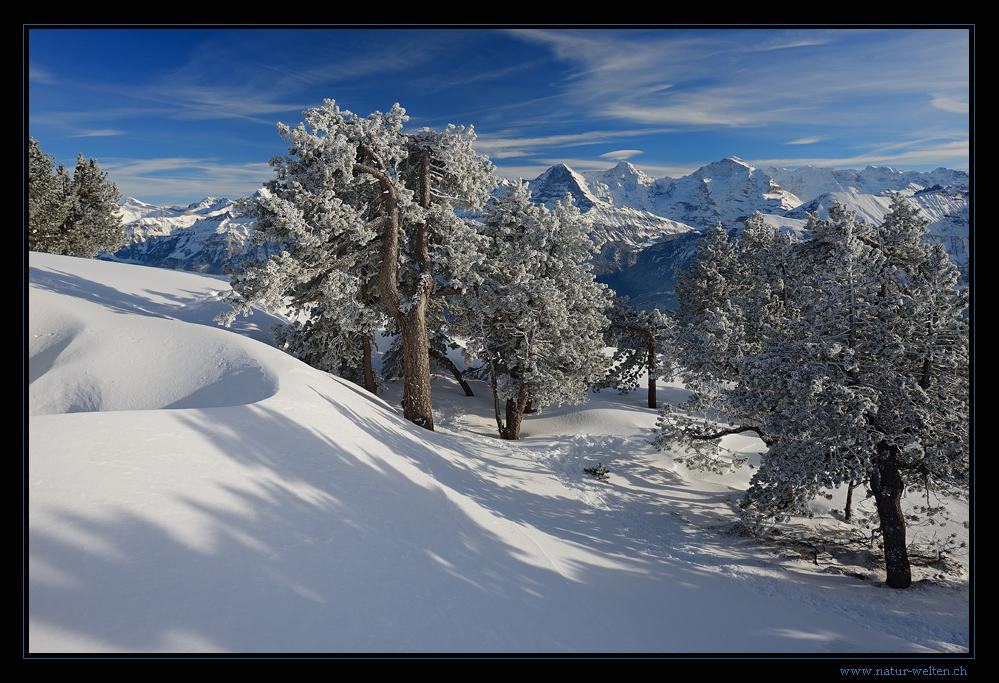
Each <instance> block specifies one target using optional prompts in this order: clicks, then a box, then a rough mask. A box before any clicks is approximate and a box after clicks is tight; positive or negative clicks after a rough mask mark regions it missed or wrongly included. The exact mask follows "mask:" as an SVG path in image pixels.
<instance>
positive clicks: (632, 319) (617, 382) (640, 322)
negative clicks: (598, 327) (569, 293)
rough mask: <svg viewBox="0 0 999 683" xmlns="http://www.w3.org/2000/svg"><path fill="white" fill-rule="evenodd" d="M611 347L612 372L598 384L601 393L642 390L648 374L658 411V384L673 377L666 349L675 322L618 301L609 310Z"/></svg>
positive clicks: (651, 396)
mask: <svg viewBox="0 0 999 683" xmlns="http://www.w3.org/2000/svg"><path fill="white" fill-rule="evenodd" d="M607 316H608V318H609V320H610V324H609V326H608V328H607V337H606V343H607V346H612V347H614V356H613V357H612V358H611V369H610V371H609V372H608V373H607V375H606V376H604V377H603V378H602V379H600V380H598V381H597V382H596V384H594V390H596V391H600V390H601V389H606V388H608V387H613V388H615V389H617V390H618V391H620V392H621V393H622V394H627V393H630V392H632V391H635V390H636V389H638V382H639V380H640V379H641V377H642V376H643V375H644V376H645V378H646V383H647V386H648V405H649V407H650V408H656V407H658V406H657V399H656V382H657V380H658V379H659V378H661V377H668V376H670V375H671V374H672V370H673V368H672V359H670V358H668V357H667V353H666V347H667V345H668V342H669V339H670V335H671V334H672V333H673V331H674V322H673V321H672V320H671V319H670V318H669V317H668V316H667V315H665V314H664V313H661V312H660V311H659V309H655V310H653V311H643V310H640V309H637V308H635V307H634V306H629V305H628V302H627V300H626V299H621V298H615V299H614V301H613V303H612V304H611V306H610V308H608V310H607Z"/></svg>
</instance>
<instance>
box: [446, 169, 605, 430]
mask: <svg viewBox="0 0 999 683" xmlns="http://www.w3.org/2000/svg"><path fill="white" fill-rule="evenodd" d="M483 225H484V227H483V229H482V232H483V234H484V236H485V238H486V242H485V244H484V246H483V249H484V254H485V260H484V261H483V265H482V267H481V269H480V271H479V272H480V275H481V279H482V281H481V283H480V284H478V285H477V286H476V287H475V288H474V289H473V291H472V293H470V294H469V295H468V296H466V297H463V299H462V301H461V302H459V303H458V304H457V306H456V309H455V311H456V316H457V319H456V324H457V325H458V326H459V327H460V329H461V334H462V336H464V337H467V338H468V339H469V342H468V347H467V352H468V353H469V354H470V355H471V356H473V357H475V358H477V359H479V360H481V361H482V362H483V363H484V364H485V366H486V367H487V368H488V370H489V375H490V380H491V381H490V383H491V385H492V389H493V398H494V407H495V412H496V423H497V428H498V429H499V433H500V435H501V436H502V438H504V439H518V438H519V437H520V429H521V424H522V421H523V416H524V412H525V410H526V409H527V406H528V403H530V405H531V406H532V407H533V408H535V409H538V408H542V407H543V406H547V405H557V404H562V403H565V402H569V403H576V402H580V401H582V400H584V399H585V395H586V391H587V388H588V387H589V386H590V385H592V384H593V383H594V382H595V381H596V380H597V379H598V378H600V377H602V376H603V374H604V373H605V372H606V369H607V360H606V357H605V356H604V354H603V341H602V338H603V330H604V329H605V328H606V326H607V319H606V317H605V316H604V309H605V308H606V307H607V305H608V303H609V297H608V294H607V292H606V290H605V289H604V288H603V286H602V285H600V284H599V283H597V282H596V281H595V280H594V276H593V273H592V271H591V269H590V267H589V264H588V259H589V257H590V253H591V249H592V242H591V241H590V239H589V238H588V237H587V235H586V233H585V228H586V225H587V224H586V221H585V219H584V218H583V216H582V214H581V213H580V212H579V210H578V209H577V208H576V207H575V206H574V205H573V203H572V197H571V196H569V195H566V197H565V199H564V201H561V202H556V203H555V206H554V208H553V209H551V210H548V209H546V208H545V207H544V206H536V205H535V204H533V203H532V202H531V200H530V193H529V192H528V190H527V188H526V186H525V185H523V184H517V185H516V186H514V187H513V188H512V189H511V190H510V191H508V192H507V193H506V194H504V195H502V196H500V197H497V198H495V199H494V200H493V201H492V202H491V203H490V204H489V205H488V206H487V207H486V212H485V216H484V218H483Z"/></svg>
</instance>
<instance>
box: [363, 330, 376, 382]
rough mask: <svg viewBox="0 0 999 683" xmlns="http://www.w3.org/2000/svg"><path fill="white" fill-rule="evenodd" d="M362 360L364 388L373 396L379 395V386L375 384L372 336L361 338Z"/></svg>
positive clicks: (366, 335)
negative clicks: (372, 361) (372, 362)
mask: <svg viewBox="0 0 999 683" xmlns="http://www.w3.org/2000/svg"><path fill="white" fill-rule="evenodd" d="M361 346H362V347H363V349H362V354H363V355H362V358H361V364H362V366H363V368H364V388H365V389H367V390H368V391H370V392H371V393H372V394H377V393H378V385H376V384H375V369H374V367H373V366H372V364H371V335H368V334H365V335H362V336H361Z"/></svg>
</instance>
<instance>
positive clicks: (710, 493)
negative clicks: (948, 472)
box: [25, 254, 971, 657]
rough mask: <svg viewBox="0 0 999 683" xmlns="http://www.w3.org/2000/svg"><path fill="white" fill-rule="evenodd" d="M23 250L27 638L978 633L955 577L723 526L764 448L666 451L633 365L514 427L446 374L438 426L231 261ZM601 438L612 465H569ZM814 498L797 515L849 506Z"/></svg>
mask: <svg viewBox="0 0 999 683" xmlns="http://www.w3.org/2000/svg"><path fill="white" fill-rule="evenodd" d="M29 266H30V269H29V277H28V287H29V290H28V329H27V333H26V343H27V352H28V353H27V355H28V358H29V361H28V372H27V376H28V380H29V382H30V385H29V388H28V401H27V405H26V406H25V411H26V413H27V414H28V419H27V422H28V437H27V438H28V441H27V449H26V450H27V463H28V467H27V474H26V477H27V484H28V486H27V488H28V525H29V534H28V558H29V559H28V592H27V593H28V594H27V617H28V629H27V649H28V651H29V652H31V653H44V652H105V653H114V652H120V653H132V652H151V653H160V652H217V653H249V652H265V653H271V652H273V653H279V652H309V653H361V652H365V653H393V652H404V653H417V652H430V653H490V652H497V653H499V652H523V653H532V652H544V653H579V654H588V653H602V652H606V653H623V652H637V653H661V654H670V653H676V654H684V653H775V654H779V653H799V652H807V653H815V654H816V655H824V656H830V657H836V656H841V655H847V654H849V655H851V656H852V655H856V654H861V653H871V652H893V653H929V652H937V653H960V652H967V651H968V650H969V648H970V647H971V643H970V640H971V636H970V629H969V591H968V584H967V579H966V578H961V577H955V576H953V575H951V576H950V577H949V578H947V579H943V580H939V581H937V582H929V581H922V582H919V583H917V584H916V585H915V586H914V587H913V588H912V589H909V590H906V591H894V590H891V589H887V588H885V587H884V586H883V584H881V583H880V579H881V578H883V577H882V576H881V575H880V574H879V570H878V568H877V567H876V566H873V567H867V568H863V567H860V568H859V570H858V567H853V566H850V567H847V566H844V565H841V564H839V563H837V562H836V561H834V560H832V559H831V558H830V557H829V556H820V559H819V562H818V564H815V563H814V561H813V560H814V558H813V557H810V556H809V557H806V556H805V555H804V554H802V553H798V554H791V553H788V552H786V551H785V552H784V553H781V552H778V551H779V548H775V547H770V546H764V545H761V544H759V543H757V542H756V541H753V540H752V539H749V538H746V537H743V536H737V535H733V534H732V533H731V530H732V529H733V528H734V523H735V521H736V516H735V507H736V502H737V500H738V497H739V495H740V491H741V490H742V489H744V488H745V486H746V482H747V481H748V477H749V476H750V474H751V471H749V470H747V471H744V472H743V471H740V472H738V473H736V474H734V475H732V476H728V477H718V476H715V475H695V474H692V473H690V472H687V471H686V470H684V469H682V468H677V467H675V466H674V464H673V463H672V460H671V458H670V457H669V456H668V455H666V454H661V453H658V452H656V451H655V450H654V449H653V448H652V447H651V446H650V445H649V444H648V443H647V441H646V439H647V438H649V436H650V434H651V432H650V430H651V428H652V427H653V426H654V424H655V418H656V413H655V411H653V410H650V409H648V408H646V407H644V401H645V397H644V392H640V393H638V394H635V395H632V396H618V395H617V394H615V393H613V392H610V393H607V392H604V393H601V394H599V395H596V396H594V397H592V398H591V400H590V402H589V403H587V404H585V405H583V406H575V407H564V408H559V409H552V410H548V411H545V412H543V413H542V414H540V415H531V416H528V417H527V418H526V420H525V424H524V428H523V434H524V437H525V438H524V439H523V441H521V442H517V443H506V442H501V441H500V440H499V439H498V438H496V435H495V422H493V420H492V417H491V409H492V404H491V400H490V397H489V395H488V390H487V388H486V387H485V386H484V385H481V384H475V385H473V386H474V388H475V390H476V393H477V395H476V397H474V398H466V397H465V396H464V395H463V394H462V392H461V391H460V389H457V387H456V386H455V385H454V384H453V383H451V382H450V381H449V380H446V379H444V378H441V379H440V380H439V381H438V382H437V384H436V385H435V388H434V403H435V417H436V421H437V424H438V431H437V432H435V433H430V432H427V431H425V430H422V429H420V428H418V427H415V426H413V425H411V424H410V423H408V422H406V421H404V420H403V419H402V418H401V417H400V415H399V412H400V411H399V410H397V406H398V394H399V390H398V387H395V386H389V387H388V389H387V391H386V393H385V395H384V396H383V397H380V398H374V397H372V396H370V395H368V394H366V393H365V392H364V391H362V390H361V389H359V388H358V387H356V386H354V385H351V384H348V383H345V382H343V381H341V380H339V379H336V378H333V377H331V376H329V375H326V374H324V373H322V372H319V371H317V370H314V369H312V368H309V367H307V366H305V365H304V364H302V363H300V362H298V361H297V360H295V359H293V358H292V357H290V356H288V355H287V354H285V353H284V352H282V351H280V350H278V349H275V348H274V347H273V346H272V345H271V343H270V340H271V338H272V336H271V332H270V328H271V326H272V325H273V324H274V323H276V322H279V320H277V319H276V318H274V317H272V316H268V315H266V314H263V313H258V314H257V315H254V316H252V317H250V318H245V319H239V320H238V321H237V324H236V325H234V326H233V328H232V329H231V330H225V329H222V328H219V327H218V325H216V324H215V323H214V322H213V318H214V316H215V315H216V314H217V313H219V312H220V311H222V310H223V307H222V305H221V304H220V303H218V301H217V298H216V297H215V294H214V293H215V292H217V291H220V290H223V289H226V288H227V283H226V281H225V280H223V279H218V278H212V277H206V276H201V275H196V274H191V273H180V272H174V271H168V270H162V269H154V268H144V267H139V266H128V265H121V264H112V263H104V262H98V261H89V260H81V259H72V258H66V257H57V256H50V255H39V254H31V255H30V257H29ZM383 346H384V344H383ZM683 395H684V392H683V391H682V389H680V388H678V387H675V386H663V387H661V388H660V391H659V397H660V400H661V401H672V402H674V403H675V402H677V401H679V400H682V398H683ZM732 446H733V447H734V448H737V449H742V450H745V451H746V452H754V450H755V449H756V448H757V447H758V443H756V442H754V441H752V440H750V439H742V440H741V441H736V442H733V444H732ZM598 461H599V462H602V463H603V464H604V465H605V466H607V467H608V468H609V469H610V473H611V476H610V480H609V481H608V482H600V481H598V480H597V479H595V478H593V477H590V476H588V475H586V474H583V472H582V470H583V468H584V467H592V466H594V465H596V464H597V462H598ZM824 503H825V505H824V506H817V508H816V509H817V511H818V512H819V514H818V515H817V517H816V520H814V521H813V522H810V524H811V525H812V526H818V527H821V528H822V529H823V530H824V533H825V534H827V535H833V536H835V535H837V534H846V533H847V532H848V529H849V527H848V526H847V525H845V524H843V523H842V522H841V521H839V518H838V517H837V516H835V515H834V514H832V513H831V512H830V509H831V508H835V507H837V506H839V507H841V506H842V502H841V500H840V499H837V500H836V501H832V502H825V501H824ZM958 512H959V513H960V514H964V515H966V514H967V513H966V511H958ZM948 531H949V529H948ZM962 532H963V533H964V534H965V536H966V535H967V531H964V530H963V529H962ZM941 533H942V532H941ZM965 559H967V558H965ZM858 572H859V575H857V576H855V575H853V574H858ZM937 573H939V572H938V571H936V570H932V569H919V570H918V571H917V575H916V578H917V579H920V578H923V579H926V578H927V577H931V576H933V575H935V574H937Z"/></svg>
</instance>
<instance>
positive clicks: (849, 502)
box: [843, 479, 857, 522]
mask: <svg viewBox="0 0 999 683" xmlns="http://www.w3.org/2000/svg"><path fill="white" fill-rule="evenodd" d="M856 486H857V482H856V480H854V479H851V480H850V485H849V486H847V487H846V506H845V507H844V508H843V519H844V520H846V521H847V522H849V521H851V520H852V519H853V489H854V488H855V487H856Z"/></svg>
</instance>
